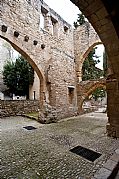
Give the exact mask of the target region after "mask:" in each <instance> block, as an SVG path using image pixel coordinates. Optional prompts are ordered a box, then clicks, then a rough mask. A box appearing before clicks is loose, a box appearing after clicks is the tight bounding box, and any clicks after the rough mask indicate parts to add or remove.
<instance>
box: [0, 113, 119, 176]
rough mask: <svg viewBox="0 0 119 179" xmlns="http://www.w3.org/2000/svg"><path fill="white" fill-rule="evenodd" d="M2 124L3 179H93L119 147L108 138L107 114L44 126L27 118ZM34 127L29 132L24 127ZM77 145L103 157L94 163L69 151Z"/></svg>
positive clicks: (2, 120) (5, 120)
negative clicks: (106, 127)
mask: <svg viewBox="0 0 119 179" xmlns="http://www.w3.org/2000/svg"><path fill="white" fill-rule="evenodd" d="M0 120H1V139H2V140H1V163H2V165H1V179H7V178H8V179H15V178H16V179H82V178H86V179H89V178H91V177H92V176H93V174H95V173H96V172H97V171H98V170H99V169H100V168H101V167H102V166H103V164H104V163H105V162H106V161H107V160H108V159H109V158H110V156H111V155H112V154H113V152H114V150H116V149H117V148H118V146H119V139H117V140H116V139H113V138H109V137H107V136H106V132H105V125H106V123H107V118H106V115H105V114H101V113H90V114H85V115H82V116H78V117H75V118H70V119H64V120H62V121H61V122H58V123H53V124H48V125H43V124H39V123H38V122H36V121H34V120H31V119H28V118H23V117H18V116H17V117H9V118H2V119H0ZM31 125H32V126H34V127H36V128H37V129H35V130H31V131H30V130H26V129H24V128H23V127H24V126H31ZM77 145H81V146H83V147H86V148H89V149H92V150H95V151H97V152H99V153H101V154H102V156H101V157H100V158H99V159H97V160H96V161H95V162H90V161H88V160H86V159H84V158H83V157H80V156H78V155H76V154H74V153H72V152H70V151H69V150H70V149H71V148H73V147H75V146H77Z"/></svg>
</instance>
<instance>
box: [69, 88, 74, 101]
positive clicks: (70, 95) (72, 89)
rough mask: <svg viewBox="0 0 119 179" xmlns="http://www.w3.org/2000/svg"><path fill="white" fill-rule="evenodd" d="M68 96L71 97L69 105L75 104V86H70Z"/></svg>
mask: <svg viewBox="0 0 119 179" xmlns="http://www.w3.org/2000/svg"><path fill="white" fill-rule="evenodd" d="M68 96H69V103H70V104H72V103H73V99H74V86H68Z"/></svg>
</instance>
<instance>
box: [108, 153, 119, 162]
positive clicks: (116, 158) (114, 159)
mask: <svg viewBox="0 0 119 179" xmlns="http://www.w3.org/2000/svg"><path fill="white" fill-rule="evenodd" d="M110 159H111V160H113V161H116V162H118V161H119V154H116V153H115V154H113V155H112V156H111V158H110Z"/></svg>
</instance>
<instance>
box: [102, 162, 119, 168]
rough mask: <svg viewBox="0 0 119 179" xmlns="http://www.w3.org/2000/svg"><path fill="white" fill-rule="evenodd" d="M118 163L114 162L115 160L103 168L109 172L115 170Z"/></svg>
mask: <svg viewBox="0 0 119 179" xmlns="http://www.w3.org/2000/svg"><path fill="white" fill-rule="evenodd" d="M116 164H117V162H115V161H113V160H108V161H107V162H106V163H105V164H104V165H103V167H104V168H107V169H109V170H113V169H114V168H115V166H116Z"/></svg>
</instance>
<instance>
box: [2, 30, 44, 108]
mask: <svg viewBox="0 0 119 179" xmlns="http://www.w3.org/2000/svg"><path fill="white" fill-rule="evenodd" d="M0 38H2V39H4V40H6V41H7V42H8V43H10V44H11V46H12V47H13V48H14V49H15V50H16V51H18V52H19V53H20V54H21V55H22V56H23V57H24V58H25V59H26V60H27V61H28V62H29V64H30V65H31V66H32V67H33V69H34V71H35V72H36V73H37V75H38V77H39V80H40V98H39V100H40V101H39V105H40V109H42V108H43V105H44V99H45V76H44V73H43V71H42V68H41V67H40V66H37V64H36V63H35V61H34V60H33V59H34V57H33V56H31V55H30V54H29V53H28V50H27V48H25V47H23V46H22V45H21V44H19V43H18V42H17V41H15V40H14V38H9V35H8V34H5V33H3V34H0Z"/></svg>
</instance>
